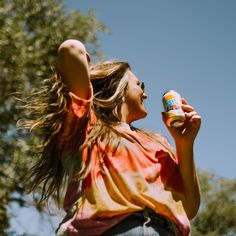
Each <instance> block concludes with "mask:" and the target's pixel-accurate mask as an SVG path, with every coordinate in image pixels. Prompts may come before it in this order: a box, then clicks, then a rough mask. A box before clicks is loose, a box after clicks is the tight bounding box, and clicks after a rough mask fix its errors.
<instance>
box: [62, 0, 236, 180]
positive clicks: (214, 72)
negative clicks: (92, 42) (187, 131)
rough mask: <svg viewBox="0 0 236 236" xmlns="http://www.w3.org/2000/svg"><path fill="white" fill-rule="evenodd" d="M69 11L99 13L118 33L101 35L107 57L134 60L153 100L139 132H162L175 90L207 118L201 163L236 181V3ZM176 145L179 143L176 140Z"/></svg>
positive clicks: (112, 4)
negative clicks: (165, 99)
mask: <svg viewBox="0 0 236 236" xmlns="http://www.w3.org/2000/svg"><path fill="white" fill-rule="evenodd" d="M64 2H65V4H66V5H67V8H68V9H69V10H71V9H80V10H82V11H83V12H87V10H88V9H94V11H95V13H96V16H97V18H98V19H99V21H100V22H103V23H105V24H106V25H107V26H108V27H109V29H110V31H111V32H110V33H109V34H105V33H101V34H99V42H100V49H101V51H103V52H104V54H105V56H106V58H107V59H120V60H125V61H128V62H129V63H130V64H131V66H132V69H133V71H134V72H135V73H136V75H137V76H138V78H139V79H140V80H144V81H145V82H146V90H147V94H148V96H149V98H148V100H147V101H146V106H147V109H148V112H149V115H148V117H147V118H145V119H144V120H142V121H139V122H136V126H139V127H142V128H145V129H149V130H153V131H158V132H162V133H163V134H164V135H166V136H167V137H168V138H169V139H170V137H169V135H168V133H167V130H166V128H165V126H164V125H163V124H162V121H161V115H160V113H161V111H162V103H161V97H162V94H163V92H164V91H166V90H167V89H170V88H173V89H176V90H177V91H179V92H180V93H181V94H182V96H183V97H185V98H186V99H187V101H188V102H189V103H190V104H191V105H193V106H194V107H195V109H196V110H197V111H198V113H199V114H200V115H201V116H202V127H201V130H200V132H199V135H198V137H197V139H196V143H195V150H196V151H195V153H196V164H197V167H198V168H200V169H203V170H209V171H213V172H215V173H216V174H218V175H220V176H225V177H227V178H236V170H235V168H236V154H235V150H234V148H235V147H236V138H235V134H236V127H235V124H234V121H235V118H236V109H235V107H234V105H233V104H234V100H235V90H236V1H235V0H198V1H189V0H178V1H176V0H118V1H117V0H99V1H98V0H97V1H95V0H65V1H64ZM170 141H171V140H170Z"/></svg>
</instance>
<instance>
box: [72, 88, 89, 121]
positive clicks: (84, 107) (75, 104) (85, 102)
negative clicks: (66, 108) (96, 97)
mask: <svg viewBox="0 0 236 236" xmlns="http://www.w3.org/2000/svg"><path fill="white" fill-rule="evenodd" d="M70 97H71V110H72V112H73V113H74V114H75V115H76V116H77V117H78V118H82V117H83V116H85V115H86V113H87V112H88V108H89V105H90V103H91V102H92V100H93V87H92V84H91V83H90V89H89V99H82V98H80V97H78V96H76V95H75V94H73V93H72V92H70Z"/></svg>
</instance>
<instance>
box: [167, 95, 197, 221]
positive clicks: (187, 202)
mask: <svg viewBox="0 0 236 236" xmlns="http://www.w3.org/2000/svg"><path fill="white" fill-rule="evenodd" d="M182 102H183V106H182V108H183V110H184V112H185V117H186V121H185V124H184V126H182V127H179V128H172V127H168V126H167V128H168V129H169V131H170V133H171V135H172V137H173V138H174V140H175V144H176V152H177V158H178V165H179V172H180V175H181V177H182V179H183V184H184V199H183V205H184V208H185V211H186V213H187V216H188V218H189V219H192V218H193V217H194V216H195V215H196V214H197V212H198V209H199V206H200V188H199V183H198V177H197V172H196V168H195V162H194V140H195V138H196V136H197V133H198V131H199V129H200V125H201V117H200V116H199V115H198V114H197V112H196V111H195V110H194V108H193V107H192V106H190V105H188V104H187V102H186V100H184V99H182ZM163 120H164V122H165V123H166V120H165V117H164V116H163Z"/></svg>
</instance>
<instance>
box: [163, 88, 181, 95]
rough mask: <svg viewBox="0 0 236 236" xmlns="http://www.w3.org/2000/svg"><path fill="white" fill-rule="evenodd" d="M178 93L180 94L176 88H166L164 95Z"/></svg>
mask: <svg viewBox="0 0 236 236" xmlns="http://www.w3.org/2000/svg"><path fill="white" fill-rule="evenodd" d="M170 92H171V93H177V94H179V93H178V92H177V91H176V90H174V89H169V90H166V91H165V92H164V93H163V95H162V96H165V95H166V94H167V93H170Z"/></svg>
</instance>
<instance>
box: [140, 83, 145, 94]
mask: <svg viewBox="0 0 236 236" xmlns="http://www.w3.org/2000/svg"><path fill="white" fill-rule="evenodd" d="M140 88H141V89H142V90H143V92H144V91H145V84H144V82H143V81H142V82H141V84H140Z"/></svg>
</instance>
